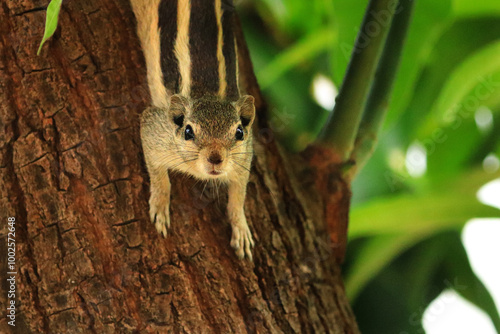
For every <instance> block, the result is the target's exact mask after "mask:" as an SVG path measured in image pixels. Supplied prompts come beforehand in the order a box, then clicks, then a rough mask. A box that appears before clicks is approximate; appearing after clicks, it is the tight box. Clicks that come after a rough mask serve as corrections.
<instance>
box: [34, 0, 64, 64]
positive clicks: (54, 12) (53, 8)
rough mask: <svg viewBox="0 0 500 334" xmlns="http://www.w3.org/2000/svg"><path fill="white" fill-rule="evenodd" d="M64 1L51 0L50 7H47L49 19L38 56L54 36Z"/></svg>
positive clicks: (47, 19) (46, 22)
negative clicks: (44, 45)
mask: <svg viewBox="0 0 500 334" xmlns="http://www.w3.org/2000/svg"><path fill="white" fill-rule="evenodd" d="M61 4H62V0H51V1H50V3H49V6H48V7H47V17H46V20H45V32H44V34H43V38H42V41H41V42H40V46H39V47H38V51H37V53H36V54H37V55H39V54H40V51H41V50H42V47H43V44H44V43H45V42H46V41H47V40H48V39H49V38H50V37H52V35H54V32H55V31H56V28H57V20H58V17H59V11H60V10H61Z"/></svg>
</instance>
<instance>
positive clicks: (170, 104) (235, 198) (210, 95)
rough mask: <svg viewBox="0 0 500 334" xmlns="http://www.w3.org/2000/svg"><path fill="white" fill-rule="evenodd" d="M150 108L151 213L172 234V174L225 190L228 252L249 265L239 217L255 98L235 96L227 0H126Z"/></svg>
mask: <svg viewBox="0 0 500 334" xmlns="http://www.w3.org/2000/svg"><path fill="white" fill-rule="evenodd" d="M131 4H132V9H133V11H134V14H135V17H136V21H137V34H138V37H139V40H140V43H141V47H142V50H143V53H144V58H145V62H146V69H147V81H148V86H149V90H150V93H151V102H152V106H151V107H149V108H147V109H146V110H145V111H144V112H143V113H142V115H141V130H140V133H141V141H142V147H143V151H144V158H145V162H146V167H147V170H148V173H149V177H150V192H151V195H150V199H149V214H150V219H151V221H152V222H153V223H154V225H155V227H156V230H157V231H158V232H159V233H161V234H162V235H163V236H164V237H166V236H167V228H168V227H170V212H169V210H170V208H169V207H170V190H171V186H170V179H169V172H173V171H177V172H181V173H184V174H188V175H191V176H193V177H195V178H197V179H200V180H207V181H211V180H212V181H213V180H216V181H219V182H223V183H225V184H227V185H228V204H227V214H228V218H229V221H230V223H231V227H232V237H231V242H230V245H231V246H232V247H233V248H234V249H235V251H236V255H237V256H238V257H239V258H240V259H243V258H244V257H245V256H246V257H247V258H248V259H250V260H252V251H251V249H252V247H253V246H254V241H253V238H252V234H251V232H250V229H249V227H248V224H247V220H246V217H245V213H244V208H243V205H244V201H245V196H246V187H247V183H248V179H249V173H250V166H251V162H252V157H253V144H252V124H253V121H254V118H255V105H254V98H253V97H252V96H251V95H240V89H239V83H238V57H237V49H236V48H237V46H236V42H235V37H234V35H233V31H232V26H233V19H234V15H235V14H234V7H233V4H232V1H227V0H222V1H221V0H213V1H207V0H131Z"/></svg>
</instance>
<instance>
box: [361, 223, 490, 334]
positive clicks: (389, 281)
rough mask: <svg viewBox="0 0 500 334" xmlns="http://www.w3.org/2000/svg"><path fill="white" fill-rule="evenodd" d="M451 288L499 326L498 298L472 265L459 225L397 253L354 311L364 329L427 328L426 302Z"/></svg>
mask: <svg viewBox="0 0 500 334" xmlns="http://www.w3.org/2000/svg"><path fill="white" fill-rule="evenodd" d="M379 240H380V241H381V242H380V244H379V247H382V248H383V247H387V246H386V245H384V244H383V242H382V239H379ZM387 240H389V239H386V241H387ZM373 245H375V244H373ZM362 247H363V245H362ZM373 250H374V251H376V249H375V248H373ZM447 289H453V290H455V291H456V292H457V293H458V294H460V295H461V296H463V297H464V298H466V299H467V300H468V301H470V302H472V303H473V304H475V305H476V306H477V307H479V308H480V309H482V310H484V311H485V312H486V313H487V314H488V315H489V316H490V318H491V319H492V321H493V323H494V324H495V326H496V327H497V330H498V325H497V324H498V321H499V316H498V312H497V309H496V307H495V304H494V302H493V299H492V298H491V295H490V294H489V292H488V290H487V289H486V288H485V287H484V285H483V284H482V282H481V281H480V280H479V278H478V277H477V276H476V275H475V274H474V272H473V271H472V269H471V266H470V263H469V261H468V258H467V254H466V252H465V249H464V248H463V245H462V243H461V240H460V233H459V232H458V231H447V232H444V233H439V234H437V235H433V236H431V237H429V238H426V239H425V240H423V241H420V242H419V243H418V244H416V245H414V246H412V247H411V248H410V249H409V250H407V251H404V252H403V253H402V254H401V255H400V256H398V257H397V258H394V259H393V260H392V261H391V263H390V264H389V265H387V266H385V268H383V269H382V270H381V271H380V272H379V273H378V274H377V275H376V276H375V277H373V278H372V279H371V281H369V283H368V284H367V285H366V287H365V288H364V289H363V291H362V292H361V293H360V294H359V297H358V298H357V299H356V300H355V301H354V312H355V314H356V318H357V319H358V320H360V321H359V324H360V329H361V331H362V332H363V333H368V334H370V333H401V332H407V333H420V332H422V333H423V331H419V330H420V326H421V320H422V318H423V315H424V311H425V309H426V307H427V306H428V305H429V304H430V303H431V302H432V301H433V300H434V299H435V298H436V297H437V296H439V294H440V293H441V292H442V291H444V290H447ZM373 305H377V307H376V308H374V307H373ZM363 325H364V326H366V327H365V328H363Z"/></svg>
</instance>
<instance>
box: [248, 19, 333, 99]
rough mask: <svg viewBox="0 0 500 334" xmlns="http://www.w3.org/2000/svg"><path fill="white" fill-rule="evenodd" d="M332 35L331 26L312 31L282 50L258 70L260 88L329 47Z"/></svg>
mask: <svg viewBox="0 0 500 334" xmlns="http://www.w3.org/2000/svg"><path fill="white" fill-rule="evenodd" d="M334 36H335V35H334V34H333V32H332V28H331V27H327V28H325V29H322V30H320V31H313V32H312V33H311V34H310V35H307V36H305V37H304V38H303V39H301V40H300V41H298V42H297V43H295V44H294V45H292V46H291V47H289V48H288V49H287V50H285V51H284V52H282V53H281V54H280V55H279V56H277V57H276V58H274V59H273V60H272V61H271V62H270V63H269V64H268V65H267V66H266V67H264V68H263V69H261V70H260V71H259V72H258V74H257V78H258V79H259V85H260V87H261V89H266V88H267V87H269V86H271V85H272V84H273V83H274V82H275V81H276V79H277V78H279V77H280V76H281V75H283V73H285V72H287V71H289V70H291V69H293V68H294V67H297V66H298V65H300V64H301V63H303V62H305V61H307V60H311V59H312V58H314V57H315V56H317V55H318V54H319V53H320V52H323V51H325V50H327V49H329V48H330V46H331V44H332V43H333V41H334V38H335V37H334Z"/></svg>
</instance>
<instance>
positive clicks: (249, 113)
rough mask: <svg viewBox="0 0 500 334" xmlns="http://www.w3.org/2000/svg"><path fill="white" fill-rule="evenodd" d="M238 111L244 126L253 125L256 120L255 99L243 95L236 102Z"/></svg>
mask: <svg viewBox="0 0 500 334" xmlns="http://www.w3.org/2000/svg"><path fill="white" fill-rule="evenodd" d="M235 107H236V110H237V111H238V113H239V114H240V119H241V124H243V126H247V125H250V126H251V125H252V123H253V120H254V118H255V99H254V97H253V96H251V95H243V96H242V97H240V98H239V99H238V101H236V104H235Z"/></svg>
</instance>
